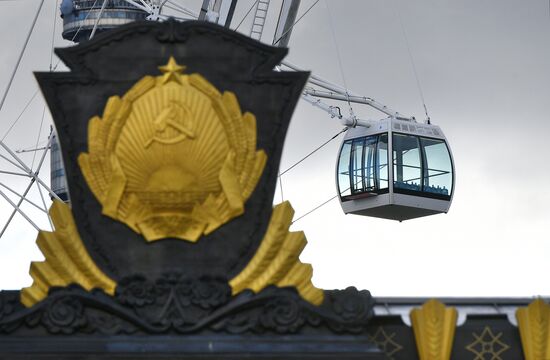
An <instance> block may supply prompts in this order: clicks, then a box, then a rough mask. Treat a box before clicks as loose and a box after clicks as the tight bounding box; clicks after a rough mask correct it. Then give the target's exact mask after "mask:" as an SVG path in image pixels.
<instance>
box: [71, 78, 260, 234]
mask: <svg viewBox="0 0 550 360" xmlns="http://www.w3.org/2000/svg"><path fill="white" fill-rule="evenodd" d="M177 80H178V81H169V82H166V81H163V77H162V76H158V77H151V76H147V77H145V78H143V79H142V80H140V81H139V82H138V83H137V84H135V85H134V86H133V87H132V88H131V89H130V90H129V91H128V93H126V94H125V95H124V96H123V97H122V98H120V97H118V96H113V97H111V98H109V100H108V102H107V104H106V106H105V110H104V113H103V116H102V117H101V118H100V117H97V116H96V117H94V118H92V119H91V120H90V122H89V125H88V153H82V154H80V156H79V158H78V161H79V165H80V168H81V170H82V173H83V174H84V178H85V179H86V182H87V183H88V185H89V188H90V190H91V191H92V193H93V194H94V196H95V197H96V198H97V200H98V201H99V202H100V203H101V205H102V213H103V214H104V215H106V216H109V217H111V218H113V219H116V220H118V221H121V222H123V223H125V224H126V225H128V226H129V227H130V228H132V229H133V230H134V231H135V232H137V233H140V234H142V235H143V236H144V237H145V239H146V240H147V241H154V240H159V239H164V238H179V239H184V240H188V241H192V242H196V241H197V240H198V239H199V238H200V237H201V236H202V235H205V234H209V233H211V232H212V231H214V230H216V229H217V228H218V227H220V226H221V225H223V224H225V223H226V222H228V221H229V220H231V219H233V218H235V217H237V216H239V215H241V214H243V212H244V204H245V202H246V200H247V199H248V198H249V197H250V195H251V194H252V192H253V190H254V189H255V187H256V185H257V183H258V181H259V178H260V176H261V174H262V172H263V169H264V166H265V163H266V155H265V153H264V151H263V150H259V151H257V150H256V118H255V116H254V115H253V114H251V113H249V112H245V113H244V114H243V113H242V112H241V109H240V106H239V103H238V101H237V98H236V96H235V95H234V94H233V93H231V92H224V93H223V94H222V93H220V92H219V91H218V90H217V89H216V88H215V87H214V86H213V85H211V84H210V83H209V82H208V81H207V80H206V79H204V78H203V77H202V76H200V75H198V74H191V75H178V78H177Z"/></svg>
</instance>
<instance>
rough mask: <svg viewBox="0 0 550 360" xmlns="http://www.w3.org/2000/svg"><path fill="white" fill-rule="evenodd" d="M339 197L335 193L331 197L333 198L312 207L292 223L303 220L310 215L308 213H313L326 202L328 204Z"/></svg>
mask: <svg viewBox="0 0 550 360" xmlns="http://www.w3.org/2000/svg"><path fill="white" fill-rule="evenodd" d="M337 197H338V195H334V196H333V197H331V198H330V199H328V200H327V201H325V202H323V203H322V204H320V205H317V206H316V207H314V208H313V209H311V210H310V211H308V212H307V213H305V214H304V215H302V216H300V217H299V218H297V219H296V220H294V221H293V222H292V224H294V223H295V222H297V221H298V220H301V219H303V218H305V217H306V216H308V215H309V214H311V213H312V212H314V211H317V210H319V209H320V208H322V207H323V206H325V205H326V204H328V203H329V202H331V201H332V200H334V199H336V198H337Z"/></svg>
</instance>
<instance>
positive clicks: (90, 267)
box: [21, 200, 116, 307]
mask: <svg viewBox="0 0 550 360" xmlns="http://www.w3.org/2000/svg"><path fill="white" fill-rule="evenodd" d="M50 216H51V218H52V221H53V224H54V226H55V232H47V231H41V232H40V233H39V234H38V238H37V240H36V243H37V245H38V247H39V248H40V250H41V251H42V254H44V257H45V258H46V260H45V261H42V262H33V263H32V264H31V270H30V274H31V277H32V278H33V280H34V282H33V284H32V286H31V287H28V288H24V289H23V290H21V303H22V304H23V305H25V306H27V307H31V306H32V305H34V304H36V303H37V302H39V301H41V300H42V299H44V298H45V297H46V296H47V295H48V290H49V289H50V288H51V287H52V286H67V285H70V284H78V285H80V286H82V287H83V288H84V289H86V290H88V291H89V290H92V289H94V288H97V289H103V291H105V292H106V293H107V294H110V295H114V293H115V287H116V283H115V282H114V281H113V280H111V279H110V278H109V277H107V275H105V274H104V273H103V272H102V271H101V270H100V269H99V268H98V267H97V266H96V265H95V263H94V261H93V260H92V258H91V257H90V255H88V252H87V251H86V248H85V247H84V244H83V243H82V240H81V239H80V235H79V234H78V230H77V229H76V225H75V223H74V219H73V215H72V212H71V209H70V208H69V207H68V205H66V204H65V203H63V202H61V201H57V200H54V202H53V204H52V207H51V208H50Z"/></svg>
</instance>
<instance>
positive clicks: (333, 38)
mask: <svg viewBox="0 0 550 360" xmlns="http://www.w3.org/2000/svg"><path fill="white" fill-rule="evenodd" d="M325 5H326V7H327V13H328V14H327V15H328V23H329V25H330V31H331V33H332V41H333V42H334V47H335V48H336V58H337V60H338V68H339V69H340V76H342V81H343V82H344V88H345V89H346V98H347V102H348V107H349V112H350V117H351V118H354V117H355V115H354V113H353V107H352V106H351V102H350V100H349V91H348V85H347V83H346V75H345V74H344V67H343V65H342V57H341V56H340V48H339V46H338V42H337V41H336V30H334V24H333V22H332V16H331V15H330V7H329V5H328V1H326V0H325Z"/></svg>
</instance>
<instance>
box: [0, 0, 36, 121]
mask: <svg viewBox="0 0 550 360" xmlns="http://www.w3.org/2000/svg"><path fill="white" fill-rule="evenodd" d="M42 5H44V0H41V1H40V5H38V9H37V10H36V14H35V15H34V19H33V21H32V25H31V28H30V29H29V32H28V34H27V38H26V39H25V43H24V44H23V48H22V49H21V52H20V53H19V58H18V59H17V63H16V64H15V68H14V69H13V72H12V74H11V76H10V80H9V81H8V85H7V86H6V90H5V91H4V95H2V100H0V111H1V110H2V108H3V107H4V102H5V101H6V97H7V96H8V93H9V91H10V88H11V84H12V83H13V79H14V78H15V74H16V73H17V70H18V69H19V65H20V64H21V59H23V55H24V54H25V50H26V49H27V45H28V44H29V40H30V38H31V35H32V33H33V31H34V27H35V25H36V21H37V20H38V15H40V11H41V10H42Z"/></svg>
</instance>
